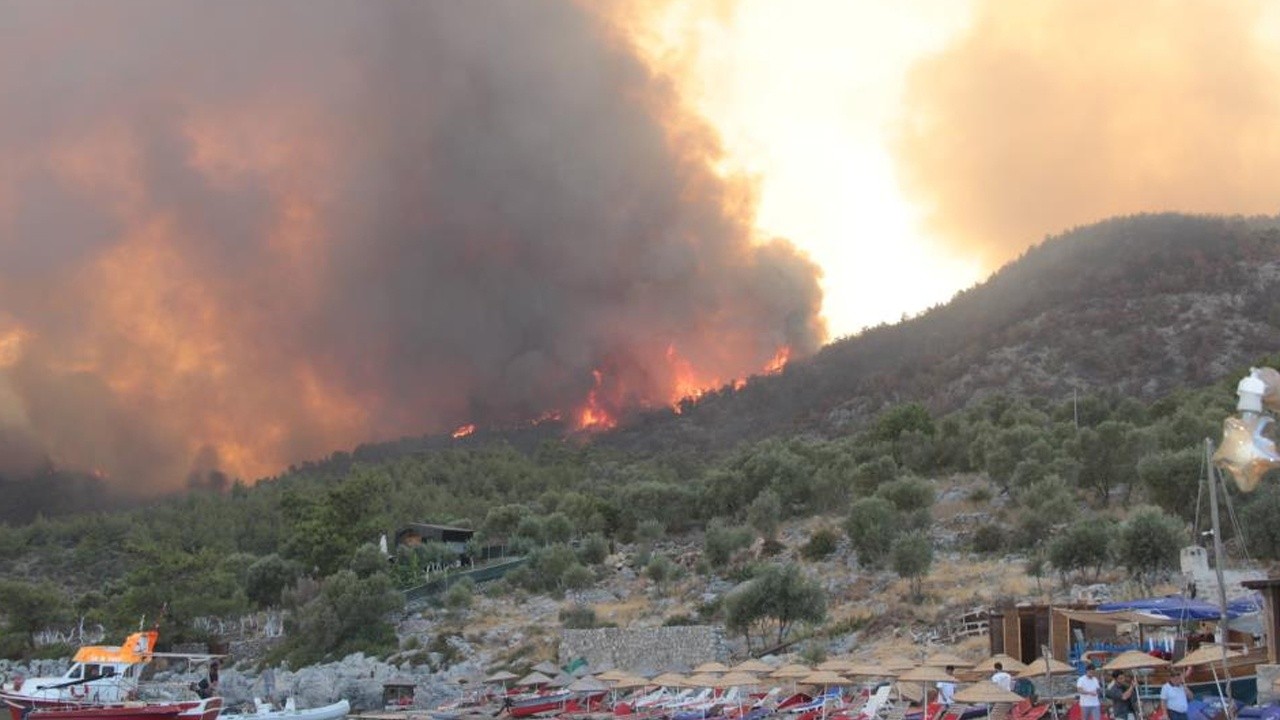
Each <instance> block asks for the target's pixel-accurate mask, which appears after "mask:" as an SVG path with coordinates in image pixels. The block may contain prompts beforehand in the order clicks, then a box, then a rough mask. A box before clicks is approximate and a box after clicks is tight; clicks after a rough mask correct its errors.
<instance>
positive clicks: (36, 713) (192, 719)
mask: <svg viewBox="0 0 1280 720" xmlns="http://www.w3.org/2000/svg"><path fill="white" fill-rule="evenodd" d="M5 704H6V705H7V706H8V708H9V717H10V720H215V718H217V717H218V715H219V713H221V712H222V698H219V697H212V698H206V699H204V700H190V701H182V702H133V703H113V704H76V703H52V702H46V701H36V702H22V701H15V700H12V699H7V700H5Z"/></svg>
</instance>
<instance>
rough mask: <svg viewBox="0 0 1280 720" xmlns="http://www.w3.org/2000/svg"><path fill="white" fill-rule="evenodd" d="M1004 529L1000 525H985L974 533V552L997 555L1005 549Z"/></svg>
mask: <svg viewBox="0 0 1280 720" xmlns="http://www.w3.org/2000/svg"><path fill="white" fill-rule="evenodd" d="M1004 540H1005V538H1004V528H1002V527H1000V526H999V525H994V524H992V525H983V526H982V527H980V528H978V529H977V530H975V531H974V532H973V551H974V552H980V553H995V552H1000V551H1001V550H1003V549H1004Z"/></svg>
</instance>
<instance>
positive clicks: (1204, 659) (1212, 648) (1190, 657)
mask: <svg viewBox="0 0 1280 720" xmlns="http://www.w3.org/2000/svg"><path fill="white" fill-rule="evenodd" d="M1241 655H1244V653H1242V652H1237V651H1235V650H1231V649H1230V648H1228V647H1226V646H1225V645H1201V646H1200V647H1199V648H1197V649H1195V650H1193V651H1192V652H1189V653H1187V654H1186V656H1184V657H1183V658H1182V659H1181V660H1179V661H1178V662H1176V663H1174V664H1173V666H1174V667H1176V668H1189V667H1194V666H1196V665H1208V666H1209V670H1210V671H1211V672H1212V673H1213V686H1214V687H1215V688H1216V689H1217V690H1218V699H1219V700H1221V701H1222V703H1223V704H1224V705H1225V704H1226V702H1227V699H1226V696H1225V693H1223V691H1222V683H1221V682H1219V680H1218V667H1217V666H1215V665H1214V663H1218V664H1220V665H1221V667H1222V674H1224V675H1226V674H1227V659H1228V658H1234V657H1240V656H1241Z"/></svg>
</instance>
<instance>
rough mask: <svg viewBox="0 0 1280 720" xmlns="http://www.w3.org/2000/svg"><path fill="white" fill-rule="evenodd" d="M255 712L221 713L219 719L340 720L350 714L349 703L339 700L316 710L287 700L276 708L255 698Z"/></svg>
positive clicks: (291, 699) (290, 699)
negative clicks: (301, 706) (298, 705)
mask: <svg viewBox="0 0 1280 720" xmlns="http://www.w3.org/2000/svg"><path fill="white" fill-rule="evenodd" d="M253 704H254V707H255V708H256V709H255V710H253V711H251V712H231V711H225V710H224V711H223V713H222V715H220V716H219V717H220V718H228V720H340V719H341V718H343V717H346V715H347V713H349V712H351V703H349V702H347V701H346V700H339V701H338V702H336V703H333V704H330V705H325V706H324V707H316V708H303V709H300V708H298V707H297V706H296V705H295V704H294V701H293V698H289V699H288V700H286V701H285V703H284V707H282V708H278V707H275V706H273V705H271V704H270V703H265V702H263V701H261V700H259V699H257V698H254V699H253Z"/></svg>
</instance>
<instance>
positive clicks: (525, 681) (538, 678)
mask: <svg viewBox="0 0 1280 720" xmlns="http://www.w3.org/2000/svg"><path fill="white" fill-rule="evenodd" d="M550 682H551V678H549V677H547V676H546V675H543V674H542V673H540V672H538V671H536V670H535V671H533V672H531V673H529V674H528V675H525V676H524V677H522V678H520V679H519V680H517V681H516V686H517V687H528V686H533V687H538V686H539V685H546V684H548V683H550Z"/></svg>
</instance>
